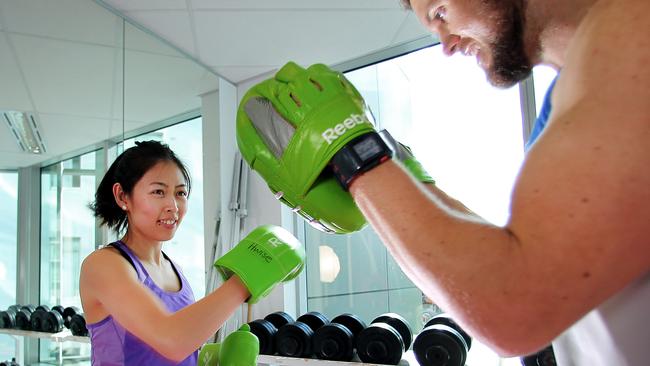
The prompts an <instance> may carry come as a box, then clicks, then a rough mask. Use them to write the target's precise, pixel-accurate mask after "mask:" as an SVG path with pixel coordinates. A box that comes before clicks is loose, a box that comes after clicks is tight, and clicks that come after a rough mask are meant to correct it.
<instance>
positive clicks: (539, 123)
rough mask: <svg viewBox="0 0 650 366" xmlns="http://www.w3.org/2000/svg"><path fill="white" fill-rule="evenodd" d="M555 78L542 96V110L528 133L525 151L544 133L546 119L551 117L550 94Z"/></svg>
mask: <svg viewBox="0 0 650 366" xmlns="http://www.w3.org/2000/svg"><path fill="white" fill-rule="evenodd" d="M557 78H558V77H557V76H556V77H555V79H553V81H552V82H551V85H549V86H548V90H547V91H546V95H544V102H542V108H541V109H540V110H539V115H538V116H537V119H536V120H535V125H534V126H533V130H532V131H530V137H528V141H527V142H526V151H528V149H530V147H531V146H533V144H534V143H535V141H537V138H538V137H539V135H541V134H542V131H544V128H545V127H546V123H548V118H549V117H550V116H551V108H552V106H551V94H553V88H554V87H555V82H556V81H557Z"/></svg>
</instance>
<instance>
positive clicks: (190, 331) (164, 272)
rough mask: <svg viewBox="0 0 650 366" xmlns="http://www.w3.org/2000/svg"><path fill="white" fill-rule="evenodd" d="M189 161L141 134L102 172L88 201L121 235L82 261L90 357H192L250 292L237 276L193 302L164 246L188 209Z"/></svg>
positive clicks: (96, 361) (150, 360)
mask: <svg viewBox="0 0 650 366" xmlns="http://www.w3.org/2000/svg"><path fill="white" fill-rule="evenodd" d="M190 189H191V182H190V176H189V174H188V172H187V169H186V167H185V166H184V165H183V163H182V162H181V161H180V160H179V159H178V157H177V156H176V155H175V154H174V152H173V151H172V150H171V149H170V148H169V147H168V146H167V145H164V144H162V143H159V142H155V141H147V142H138V143H136V146H134V147H132V148H130V149H128V150H126V151H124V153H122V154H121V155H120V156H119V157H118V158H117V159H116V160H115V162H114V163H113V164H112V165H111V167H110V168H109V169H108V171H107V172H106V175H105V176H104V178H103V179H102V181H101V183H100V185H99V187H98V189H97V192H96V195H95V202H94V203H93V204H92V205H91V208H92V210H93V212H94V214H95V216H96V217H97V218H99V219H100V220H101V222H102V225H106V226H108V227H109V228H111V229H114V230H115V231H116V232H118V233H124V235H123V236H122V238H121V239H120V240H119V241H117V242H115V243H111V244H109V245H107V246H106V247H104V248H102V249H98V250H96V251H95V252H93V253H91V254H90V255H89V256H88V257H87V258H86V259H85V260H84V262H83V264H82V269H81V278H80V283H79V286H80V294H81V302H82V306H83V309H84V314H85V317H86V322H87V327H88V330H89V332H90V337H91V347H92V364H93V365H193V366H194V365H196V363H197V349H198V348H199V347H200V346H201V345H202V344H203V343H204V342H205V341H206V340H207V339H208V338H209V337H210V336H211V335H212V334H214V332H215V331H216V330H217V329H218V328H219V327H220V326H221V325H222V324H223V323H224V321H225V320H227V319H228V317H229V316H230V315H231V314H232V313H233V312H234V310H235V309H236V308H237V307H238V306H239V305H241V304H242V303H243V302H244V301H245V300H246V299H247V298H248V297H249V296H250V293H249V291H248V290H247V287H246V286H245V285H244V284H243V283H242V281H241V280H240V277H239V276H232V277H230V278H229V279H228V280H227V281H226V282H225V283H224V284H223V285H222V286H221V287H219V288H218V289H217V290H216V291H214V292H213V293H211V294H208V295H207V296H206V297H205V298H203V299H202V300H200V301H199V302H196V303H194V295H193V293H192V289H191V288H190V285H189V283H188V281H187V279H186V278H185V276H183V273H182V271H181V268H180V267H179V266H178V265H177V264H176V263H174V262H173V261H172V260H171V259H170V258H169V257H168V256H167V255H166V254H165V253H164V252H163V251H162V245H163V242H165V241H168V240H170V239H172V238H173V237H174V234H175V233H176V230H177V229H178V227H179V225H180V224H181V222H182V221H183V217H184V216H185V213H186V212H187V199H188V196H189V193H190Z"/></svg>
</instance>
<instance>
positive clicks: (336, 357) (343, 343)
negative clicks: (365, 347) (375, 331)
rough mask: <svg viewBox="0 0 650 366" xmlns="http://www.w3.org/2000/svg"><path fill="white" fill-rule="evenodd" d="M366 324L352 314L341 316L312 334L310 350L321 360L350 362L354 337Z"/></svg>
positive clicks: (352, 355) (352, 354)
mask: <svg viewBox="0 0 650 366" xmlns="http://www.w3.org/2000/svg"><path fill="white" fill-rule="evenodd" d="M365 328H366V323H364V322H363V320H361V319H360V318H359V317H357V316H356V315H354V314H348V313H346V314H341V315H339V316H337V317H335V318H334V319H332V321H331V322H330V323H329V324H325V325H323V326H322V327H320V328H318V329H317V330H316V331H315V332H314V336H313V337H312V350H313V353H314V356H316V358H319V359H321V360H331V361H351V360H352V358H353V357H354V341H355V338H356V336H357V335H358V334H359V333H360V332H361V331H362V330H364V329H365Z"/></svg>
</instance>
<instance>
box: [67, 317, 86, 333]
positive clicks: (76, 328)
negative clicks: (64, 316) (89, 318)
mask: <svg viewBox="0 0 650 366" xmlns="http://www.w3.org/2000/svg"><path fill="white" fill-rule="evenodd" d="M70 331H72V335H75V336H87V335H88V329H86V319H85V318H84V315H83V314H75V315H73V316H72V318H70Z"/></svg>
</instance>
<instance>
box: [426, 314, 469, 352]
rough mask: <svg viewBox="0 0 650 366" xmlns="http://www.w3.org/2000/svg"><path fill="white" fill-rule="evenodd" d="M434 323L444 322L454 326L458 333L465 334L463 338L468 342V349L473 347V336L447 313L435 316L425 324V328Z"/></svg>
mask: <svg viewBox="0 0 650 366" xmlns="http://www.w3.org/2000/svg"><path fill="white" fill-rule="evenodd" d="M434 324H443V325H446V326H448V327H451V328H454V329H455V330H456V331H457V332H458V333H460V335H462V336H463V339H465V343H466V344H467V349H468V350H469V349H471V348H472V337H470V336H469V334H467V333H466V332H465V331H464V330H463V328H461V327H460V325H458V323H456V322H455V321H454V320H453V319H452V318H450V317H449V316H447V315H445V314H438V315H436V316H434V317H433V318H431V319H429V321H428V322H427V323H426V324H425V325H424V328H426V327H428V326H430V325H434Z"/></svg>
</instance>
